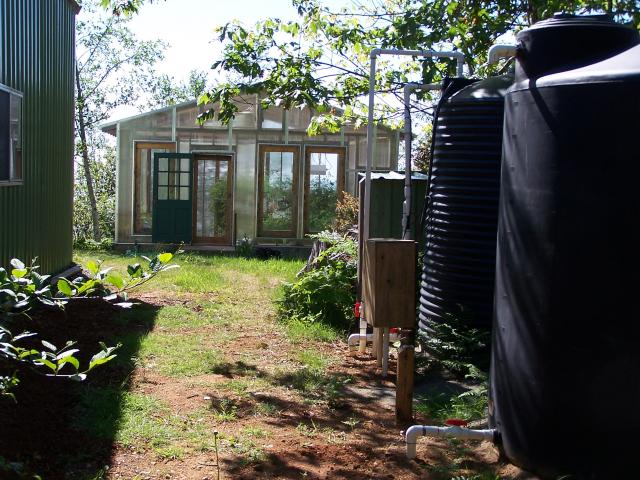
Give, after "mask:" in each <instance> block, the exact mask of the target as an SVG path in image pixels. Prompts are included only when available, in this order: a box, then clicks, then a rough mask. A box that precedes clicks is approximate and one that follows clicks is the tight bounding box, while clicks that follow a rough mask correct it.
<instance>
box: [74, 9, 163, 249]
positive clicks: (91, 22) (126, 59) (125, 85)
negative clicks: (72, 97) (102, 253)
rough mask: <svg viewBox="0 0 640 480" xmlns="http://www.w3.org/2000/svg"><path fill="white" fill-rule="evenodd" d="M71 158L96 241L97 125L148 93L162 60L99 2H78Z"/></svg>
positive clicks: (159, 50) (152, 44)
mask: <svg viewBox="0 0 640 480" xmlns="http://www.w3.org/2000/svg"><path fill="white" fill-rule="evenodd" d="M76 39H77V48H76V52H77V57H76V115H75V123H76V137H77V138H76V158H77V162H78V164H79V165H80V166H81V167H82V173H83V175H82V177H83V178H84V180H85V185H84V188H82V192H83V194H84V195H85V196H84V197H76V200H77V201H78V200H80V201H81V200H82V199H83V198H84V199H86V200H87V201H88V202H89V205H88V207H89V210H90V212H91V225H92V236H93V239H94V240H95V241H100V239H101V236H102V233H103V232H102V231H101V228H100V224H101V222H100V218H101V216H103V217H104V212H102V214H101V212H100V208H99V207H100V205H101V204H100V203H99V198H98V197H99V195H98V193H99V192H96V185H95V179H94V171H95V170H96V168H97V167H96V166H94V165H93V164H94V163H95V162H96V161H97V159H96V158H95V156H94V155H92V153H93V152H94V151H96V148H94V147H95V146H94V145H92V142H93V140H94V139H95V138H98V135H97V127H98V125H99V124H100V123H101V122H104V121H105V120H107V119H108V118H109V116H110V115H111V113H112V112H113V111H114V109H115V108H117V107H119V106H121V105H131V104H133V103H134V102H136V101H137V100H138V99H139V98H140V97H141V95H143V94H144V93H145V92H147V91H150V90H153V88H154V85H155V83H154V82H155V81H156V78H155V76H154V75H153V72H152V68H153V66H154V65H155V64H156V62H158V61H159V60H161V59H162V58H163V51H164V48H165V45H164V44H163V43H162V42H160V41H141V40H139V39H137V38H136V37H135V36H134V34H133V33H132V32H131V31H130V30H129V29H128V28H127V26H126V19H124V18H117V17H113V16H105V15H104V14H101V12H100V11H99V9H98V3H97V2H96V1H95V0H94V1H93V3H92V2H83V16H82V17H81V18H79V19H78V23H77V27H76Z"/></svg>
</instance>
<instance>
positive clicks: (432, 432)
mask: <svg viewBox="0 0 640 480" xmlns="http://www.w3.org/2000/svg"><path fill="white" fill-rule="evenodd" d="M419 437H453V438H459V439H462V440H489V441H491V442H494V443H495V437H496V430H495V429H493V428H488V429H483V430H474V429H472V428H466V427H459V426H451V427H436V426H433V425H413V426H411V427H409V428H408V429H407V431H406V432H405V443H406V445H407V458H409V459H414V458H416V445H417V443H418V438H419Z"/></svg>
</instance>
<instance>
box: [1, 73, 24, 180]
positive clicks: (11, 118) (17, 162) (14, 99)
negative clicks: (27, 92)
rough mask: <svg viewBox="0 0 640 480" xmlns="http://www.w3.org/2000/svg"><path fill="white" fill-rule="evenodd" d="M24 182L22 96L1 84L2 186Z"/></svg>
mask: <svg viewBox="0 0 640 480" xmlns="http://www.w3.org/2000/svg"><path fill="white" fill-rule="evenodd" d="M21 180H22V94H21V93H20V92H17V91H16V90H13V89H11V88H9V87H6V86H4V85H2V84H0V184H1V183H4V182H19V181H21Z"/></svg>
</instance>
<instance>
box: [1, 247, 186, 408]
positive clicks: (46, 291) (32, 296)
mask: <svg viewBox="0 0 640 480" xmlns="http://www.w3.org/2000/svg"><path fill="white" fill-rule="evenodd" d="M143 258H145V259H146V260H147V261H148V262H149V265H148V269H146V270H145V268H143V267H142V265H140V264H139V263H136V264H133V265H129V266H128V268H127V274H126V275H125V276H123V275H120V274H119V273H117V272H115V271H113V270H112V269H111V268H105V269H102V268H101V263H100V262H94V261H90V262H88V263H87V266H86V267H87V270H88V272H89V274H88V278H86V277H78V278H76V279H74V280H73V281H69V280H67V279H65V278H60V279H59V280H58V281H57V283H56V285H55V287H57V291H56V292H55V293H54V292H53V291H52V288H51V287H52V286H51V284H50V282H49V278H50V277H49V275H41V274H40V273H38V268H39V267H38V266H37V265H36V264H35V260H33V261H32V262H31V265H30V266H26V265H25V264H24V263H23V262H22V261H20V260H18V259H16V258H14V259H13V260H11V262H10V263H11V268H10V270H9V271H7V270H5V269H4V268H0V395H2V396H10V397H12V398H13V394H12V393H11V392H10V390H11V389H13V388H15V387H16V386H17V385H18V377H17V372H18V371H19V370H20V369H29V370H32V371H34V372H36V373H40V374H43V375H46V376H55V377H67V378H70V379H72V380H84V379H85V378H86V376H87V373H88V372H89V371H91V370H92V369H93V368H95V367H97V366H99V365H102V364H104V363H107V362H109V361H110V360H112V359H113V358H114V357H115V354H113V352H114V351H115V350H116V348H118V347H107V346H106V345H105V344H103V343H100V346H101V348H102V350H100V351H99V352H98V353H96V354H95V355H93V356H92V357H91V359H90V360H89V364H88V365H87V366H86V367H85V368H81V366H80V360H79V358H78V355H77V354H78V352H79V350H78V349H77V348H73V347H74V346H75V342H73V341H67V342H65V344H64V346H63V347H57V346H55V345H54V344H53V343H51V342H48V341H46V340H40V342H39V344H36V343H35V342H34V341H33V338H32V337H34V336H36V335H37V334H36V333H32V332H23V333H20V334H19V335H14V334H13V333H12V332H11V331H10V330H9V326H10V324H11V320H12V317H14V316H17V315H27V312H28V311H29V310H30V309H31V308H32V307H33V306H34V305H37V304H42V305H45V306H47V307H50V308H63V307H64V305H65V304H66V303H67V302H68V301H69V299H71V298H72V297H87V296H93V297H100V298H103V299H105V300H107V301H111V300H116V299H119V300H125V301H124V302H121V303H118V304H116V305H120V306H122V307H129V306H131V304H130V303H128V302H126V300H127V294H128V292H129V291H130V290H131V289H133V288H135V287H138V286H140V285H142V284H144V283H146V282H147V281H149V280H151V279H152V278H153V277H155V276H156V275H157V274H159V273H160V272H163V271H166V270H169V269H171V268H175V267H177V266H176V265H170V264H169V262H171V260H172V258H173V254H171V253H161V254H159V255H157V256H156V257H154V258H153V259H149V258H146V257H143ZM29 338H31V340H29V341H28V342H29V344H28V345H27V346H26V347H25V346H22V345H24V341H25V339H29ZM36 345H37V348H36ZM42 347H44V349H43V348H42ZM7 371H9V372H13V374H12V375H11V376H9V375H7V374H6V372H7Z"/></svg>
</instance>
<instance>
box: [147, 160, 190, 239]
mask: <svg viewBox="0 0 640 480" xmlns="http://www.w3.org/2000/svg"><path fill="white" fill-rule="evenodd" d="M153 160H154V165H153V169H154V179H153V228H152V238H153V241H154V242H165V243H177V242H191V238H192V227H191V219H192V211H193V208H192V204H193V200H192V163H193V157H192V155H190V154H187V153H156V154H155V155H154V159H153Z"/></svg>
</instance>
